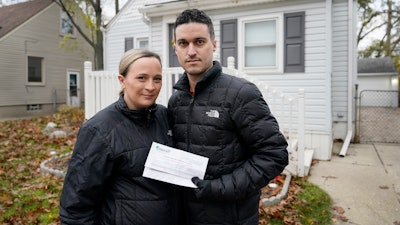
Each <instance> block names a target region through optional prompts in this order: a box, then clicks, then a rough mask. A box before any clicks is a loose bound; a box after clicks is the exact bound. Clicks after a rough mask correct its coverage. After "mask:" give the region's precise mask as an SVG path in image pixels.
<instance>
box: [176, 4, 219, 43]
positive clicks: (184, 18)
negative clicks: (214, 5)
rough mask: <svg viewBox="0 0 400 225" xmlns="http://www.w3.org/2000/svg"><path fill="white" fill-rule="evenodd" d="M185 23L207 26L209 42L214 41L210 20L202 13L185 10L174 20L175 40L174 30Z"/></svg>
mask: <svg viewBox="0 0 400 225" xmlns="http://www.w3.org/2000/svg"><path fill="white" fill-rule="evenodd" d="M185 23H203V24H205V25H207V27H208V32H209V33H210V37H211V40H214V38H215V33H214V25H213V23H212V21H211V18H210V17H209V16H208V15H207V14H206V13H205V12H203V11H201V10H198V9H186V10H185V11H183V12H182V13H181V14H180V15H179V16H178V18H176V21H175V24H174V38H175V39H176V34H175V30H176V27H178V26H179V25H181V24H185Z"/></svg>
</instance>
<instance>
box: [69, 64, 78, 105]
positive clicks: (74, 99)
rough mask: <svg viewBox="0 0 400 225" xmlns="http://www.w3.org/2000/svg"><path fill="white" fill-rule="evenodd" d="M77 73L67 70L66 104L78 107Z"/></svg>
mask: <svg viewBox="0 0 400 225" xmlns="http://www.w3.org/2000/svg"><path fill="white" fill-rule="evenodd" d="M79 92H80V90H79V73H78V72H72V71H69V72H68V74H67V105H70V106H76V107H79V106H80V105H81V104H80V100H79V99H80V93H79Z"/></svg>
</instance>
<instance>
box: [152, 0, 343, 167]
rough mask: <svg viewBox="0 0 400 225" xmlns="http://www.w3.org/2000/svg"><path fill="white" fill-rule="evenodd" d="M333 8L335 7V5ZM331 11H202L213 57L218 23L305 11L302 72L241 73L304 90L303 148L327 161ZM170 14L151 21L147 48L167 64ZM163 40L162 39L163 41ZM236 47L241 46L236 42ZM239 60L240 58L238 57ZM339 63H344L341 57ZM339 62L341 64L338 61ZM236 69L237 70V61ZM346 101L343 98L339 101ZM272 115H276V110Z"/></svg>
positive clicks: (296, 7)
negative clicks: (211, 32)
mask: <svg viewBox="0 0 400 225" xmlns="http://www.w3.org/2000/svg"><path fill="white" fill-rule="evenodd" d="M335 7H336V6H335ZM330 10H331V9H330V8H328V7H327V6H326V3H325V1H296V4H293V1H283V2H277V3H276V2H275V3H268V4H264V5H249V6H246V7H240V8H229V7H227V8H224V9H218V10H209V11H206V13H207V14H208V15H210V16H211V18H212V19H213V23H214V27H215V33H216V39H217V51H216V58H217V59H218V57H219V55H220V49H219V46H218V44H219V43H220V21H221V20H228V19H235V18H236V19H238V26H240V22H239V21H240V19H241V18H245V17H250V16H257V15H261V16H262V15H268V14H275V15H278V16H283V14H284V13H292V12H301V11H304V12H305V15H306V17H305V40H306V43H305V68H306V69H305V72H304V73H287V74H285V73H283V72H282V73H275V74H274V73H268V74H265V73H264V74H263V73H254V74H252V73H251V71H244V72H246V73H247V74H249V75H252V76H254V77H255V78H257V79H259V80H261V81H262V82H263V83H264V84H266V85H269V86H271V87H274V88H277V89H280V90H282V91H283V92H285V93H291V94H293V96H296V94H297V93H298V91H299V89H300V88H303V89H304V90H305V104H306V105H305V108H306V112H305V116H306V118H305V124H306V134H305V135H306V146H305V147H306V148H312V149H314V150H315V152H314V158H317V159H324V160H326V159H330V157H331V149H332V140H333V139H332V119H331V118H332V109H331V101H330V98H331V86H330V82H331V76H330V70H329V69H330V67H329V64H330V57H331V56H330V55H329V54H328V53H327V52H328V51H329V50H330V49H329V45H330V43H328V41H327V38H326V37H327V35H329V33H328V28H327V26H328V25H327V16H330V12H329V11H330ZM173 15H174V14H172V15H165V16H163V17H161V16H160V17H152V18H151V32H152V33H151V37H152V41H151V48H152V49H153V50H155V51H156V52H159V53H161V54H162V55H163V56H164V57H163V58H164V60H165V61H166V62H168V59H167V57H168V54H166V53H167V50H166V49H167V44H168V42H167V41H163V39H162V37H163V35H164V37H165V34H167V30H166V28H167V26H166V25H165V24H166V23H169V22H171V17H172V21H173V18H174V17H173ZM164 40H165V39H164ZM238 45H239V46H238V48H239V49H240V48H242V47H243V44H242V43H240V42H239V44H238ZM239 57H240V56H239ZM342 60H347V58H343V59H342ZM340 63H343V62H340ZM238 64H239V69H240V68H241V65H240V62H238ZM343 100H344V101H346V99H343ZM272 113H274V114H279V113H284V112H280V111H279V109H275V111H274V110H273V111H272Z"/></svg>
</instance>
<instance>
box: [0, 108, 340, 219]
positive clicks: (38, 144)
mask: <svg viewBox="0 0 400 225" xmlns="http://www.w3.org/2000/svg"><path fill="white" fill-rule="evenodd" d="M83 121H84V111H83V110H81V109H77V108H71V107H66V106H63V107H60V108H59V110H58V113H56V114H53V115H51V116H46V117H40V118H32V119H21V120H14V121H4V122H0V224H4V225H14V224H23V225H31V224H32V225H33V224H40V225H50V224H51V225H58V224H60V222H59V216H58V212H59V211H58V210H59V198H60V194H61V189H62V179H61V178H57V177H55V176H53V175H50V174H44V173H42V172H41V171H40V163H42V162H43V161H44V160H46V159H49V158H50V157H52V156H53V155H54V153H55V155H64V154H66V153H69V152H71V151H72V149H73V146H74V144H75V140H76V134H77V132H78V130H79V126H80V125H81V124H82V122H83ZM49 122H53V123H55V124H57V129H62V130H64V131H67V134H68V135H67V136H66V137H61V138H49V135H48V133H46V132H45V127H46V125H47V124H48V123H49ZM274 182H276V183H277V184H278V185H281V182H280V181H279V179H277V180H274ZM264 191H266V192H268V193H269V192H270V191H269V190H267V188H265V189H264ZM272 193H273V192H272ZM331 221H332V214H331V200H330V198H329V196H328V195H327V194H326V193H325V192H323V191H322V190H321V189H319V188H318V187H317V186H314V185H312V184H310V183H308V182H307V180H306V178H303V179H301V178H294V179H292V181H291V184H290V186H289V191H288V195H287V197H286V198H285V199H283V200H282V201H281V202H280V203H279V204H278V205H276V206H273V207H269V208H266V209H263V208H262V207H260V222H259V224H260V225H267V224H271V225H277V224H285V225H287V224H294V225H298V224H310V225H311V224H322V225H324V224H326V225H328V224H331Z"/></svg>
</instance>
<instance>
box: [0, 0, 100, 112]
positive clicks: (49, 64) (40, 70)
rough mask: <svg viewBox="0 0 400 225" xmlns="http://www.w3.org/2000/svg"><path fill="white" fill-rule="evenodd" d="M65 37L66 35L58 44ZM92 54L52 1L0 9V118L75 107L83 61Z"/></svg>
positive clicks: (79, 97) (36, 0)
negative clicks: (66, 39)
mask: <svg viewBox="0 0 400 225" xmlns="http://www.w3.org/2000/svg"><path fill="white" fill-rule="evenodd" d="M78 21H79V22H78V23H79V24H81V25H84V21H83V20H78ZM66 35H71V38H70V40H69V41H68V42H63V44H64V47H61V45H62V44H61V43H62V40H63V38H64V36H66ZM92 58H93V50H92V48H91V47H90V46H89V45H88V44H87V43H86V41H84V39H83V38H82V37H81V36H80V35H79V34H78V32H77V31H76V30H75V29H74V28H73V27H72V24H71V21H70V20H69V19H68V17H66V14H65V13H64V12H62V10H61V9H60V7H59V6H58V5H57V4H56V3H54V2H53V1H52V0H31V1H26V2H23V3H18V4H14V5H10V6H3V7H0V118H1V119H7V118H16V117H31V116H40V115H46V114H50V113H52V112H54V110H55V108H56V107H57V106H59V105H60V104H68V105H74V106H80V105H81V104H82V101H83V99H84V98H83V87H84V85H83V77H82V76H83V62H84V61H85V60H91V59H92Z"/></svg>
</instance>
